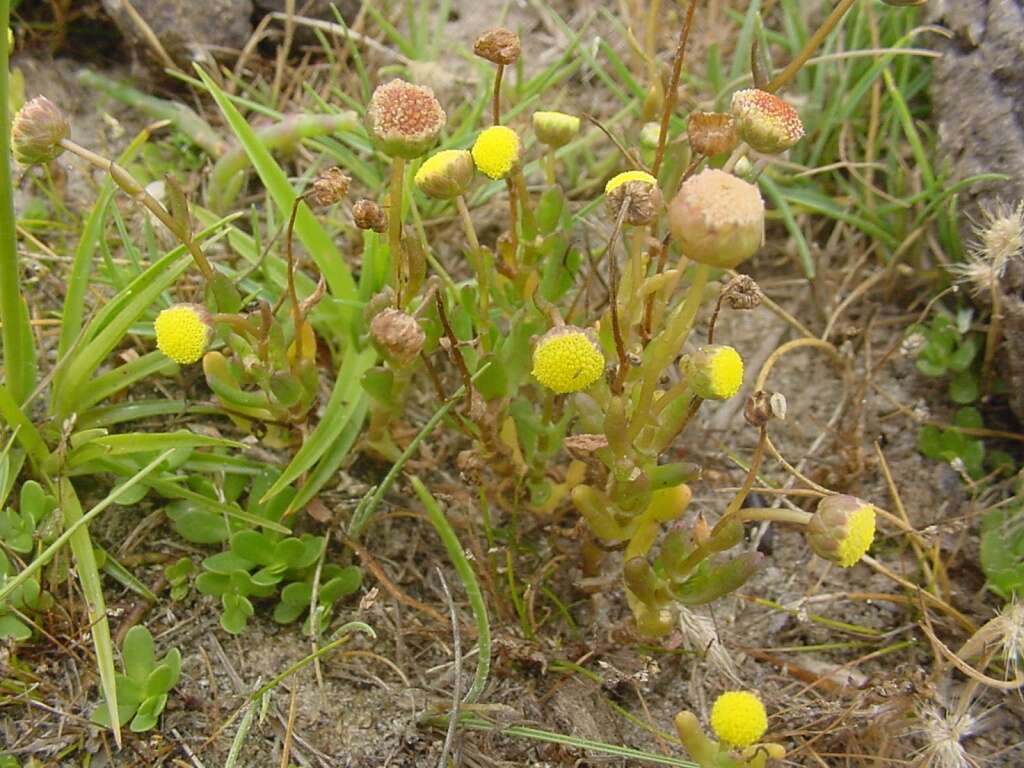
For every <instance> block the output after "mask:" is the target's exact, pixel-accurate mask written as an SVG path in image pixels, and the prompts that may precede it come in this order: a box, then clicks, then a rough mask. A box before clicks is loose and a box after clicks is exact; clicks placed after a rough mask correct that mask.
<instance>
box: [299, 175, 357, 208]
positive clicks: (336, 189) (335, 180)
mask: <svg viewBox="0 0 1024 768" xmlns="http://www.w3.org/2000/svg"><path fill="white" fill-rule="evenodd" d="M351 183H352V179H350V178H349V177H348V176H347V175H345V173H344V171H342V170H341V168H339V167H338V166H336V165H335V166H331V167H330V168H326V169H324V170H323V171H321V172H320V175H319V176H317V177H316V179H314V180H313V185H312V187H311V188H310V190H309V192H307V193H306V196H307V198H308V199H309V201H310V202H311V203H312V204H313V205H318V206H320V207H322V208H326V207H327V206H329V205H334V204H335V203H337V202H339V201H340V200H341V199H342V198H344V197H345V195H347V194H348V187H349V184H351Z"/></svg>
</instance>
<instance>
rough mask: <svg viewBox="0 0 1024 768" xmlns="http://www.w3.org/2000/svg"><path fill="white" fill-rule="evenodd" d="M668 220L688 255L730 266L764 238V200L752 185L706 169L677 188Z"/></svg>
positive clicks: (701, 260) (692, 257)
mask: <svg viewBox="0 0 1024 768" xmlns="http://www.w3.org/2000/svg"><path fill="white" fill-rule="evenodd" d="M668 224H669V228H670V229H671V230H672V236H673V237H674V238H675V239H676V241H677V242H678V243H679V245H680V247H681V248H682V250H683V253H684V254H685V255H686V256H687V257H688V258H690V259H693V260H694V261H697V262H700V263H702V264H707V265H709V266H712V267H719V268H722V269H731V268H733V267H736V266H737V265H738V264H739V263H740V262H742V261H744V260H745V259H748V258H750V257H751V256H753V255H754V253H755V252H756V251H757V249H758V248H759V247H760V246H761V243H762V242H764V201H763V200H762V199H761V192H760V191H759V190H758V188H757V187H755V186H753V185H752V184H748V183H747V182H745V181H743V180H741V179H737V178H736V177H735V176H733V175H731V174H728V173H726V172H725V171H720V170H718V169H715V168H708V169H706V170H704V171H701V172H700V173H698V174H697V175H696V176H691V177H690V178H689V179H687V180H686V181H685V182H684V183H683V185H682V187H680V189H679V192H678V193H677V194H676V196H675V197H674V198H673V199H672V202H671V203H670V204H669V209H668Z"/></svg>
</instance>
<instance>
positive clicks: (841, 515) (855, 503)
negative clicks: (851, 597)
mask: <svg viewBox="0 0 1024 768" xmlns="http://www.w3.org/2000/svg"><path fill="white" fill-rule="evenodd" d="M874 540H875V508H874V507H873V506H872V505H871V504H870V503H868V502H866V501H863V500H862V499H858V498H857V497H856V496H845V495H837V496H826V497H825V498H823V499H822V500H821V501H820V502H819V503H818V509H817V510H816V511H815V513H814V515H813V516H812V517H811V520H810V522H809V523H808V524H807V543H808V544H810V546H811V549H813V550H814V552H815V554H817V555H818V556H819V557H824V558H825V559H826V560H831V561H832V562H834V563H836V564H837V565H839V566H841V567H843V568H849V567H850V566H852V565H854V564H855V563H856V562H857V561H859V560H860V559H861V558H862V557H864V555H865V554H866V553H867V551H868V549H870V548H871V544H872V542H873V541H874Z"/></svg>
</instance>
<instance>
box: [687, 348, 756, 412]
mask: <svg viewBox="0 0 1024 768" xmlns="http://www.w3.org/2000/svg"><path fill="white" fill-rule="evenodd" d="M683 368H684V373H686V374H688V375H689V377H690V381H689V383H690V386H691V387H693V391H694V392H695V393H696V394H697V396H698V397H700V398H703V399H704V400H728V399H729V398H730V397H732V396H733V395H735V394H736V393H737V392H739V391H740V387H742V386H743V358H741V357H740V355H739V352H737V351H736V350H735V349H733V348H732V347H728V346H725V345H724V344H712V345H710V346H706V347H701V348H700V349H698V350H697V351H696V352H695V353H694V354H693V355H692V356H691V357H690V358H689V359H688V360H686V361H685V362H684V364H683Z"/></svg>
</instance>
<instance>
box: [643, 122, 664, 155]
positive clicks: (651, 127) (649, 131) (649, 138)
mask: <svg viewBox="0 0 1024 768" xmlns="http://www.w3.org/2000/svg"><path fill="white" fill-rule="evenodd" d="M660 138H661V125H660V124H659V123H644V127H643V128H641V129H640V147H641V148H642V149H649V150H651V151H653V150H655V149H657V148H658V139H660Z"/></svg>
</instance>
